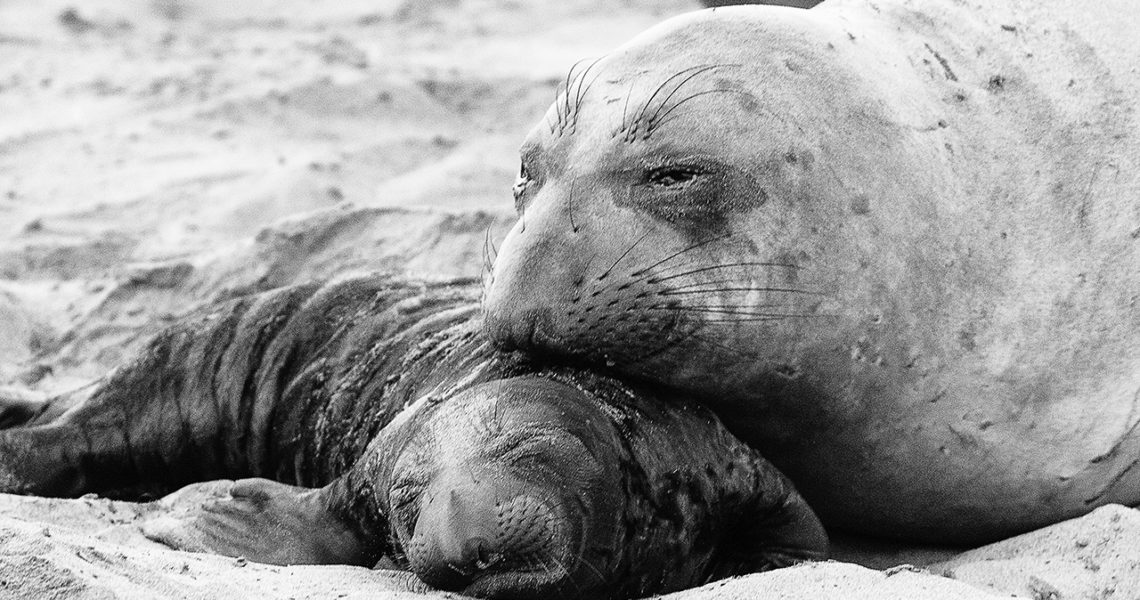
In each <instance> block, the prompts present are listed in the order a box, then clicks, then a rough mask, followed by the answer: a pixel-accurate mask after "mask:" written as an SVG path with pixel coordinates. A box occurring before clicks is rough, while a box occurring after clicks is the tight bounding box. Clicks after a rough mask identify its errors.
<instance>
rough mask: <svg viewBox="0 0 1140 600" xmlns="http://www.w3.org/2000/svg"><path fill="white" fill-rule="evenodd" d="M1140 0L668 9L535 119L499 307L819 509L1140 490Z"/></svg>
mask: <svg viewBox="0 0 1140 600" xmlns="http://www.w3.org/2000/svg"><path fill="white" fill-rule="evenodd" d="M1138 14H1140V13H1137V12H1136V11H1135V10H1134V8H1133V7H1132V6H1131V4H1130V3H1128V2H1124V1H1122V0H1120V1H1110V2H1102V3H1098V4H1097V6H1096V9H1095V10H1091V9H1089V8H1088V7H1086V6H1084V5H1082V4H1080V3H1074V2H1062V1H1047V2H1039V1H1037V0H1033V1H1028V0H1026V1H1024V2H1022V1H1019V0H1008V1H1005V2H986V3H975V2H963V1H960V0H932V1H929V2H927V1H923V2H916V1H913V2H909V1H905V0H876V1H874V2H869V1H860V0H851V1H840V2H834V3H832V2H827V3H824V4H822V5H821V6H818V7H816V8H813V9H811V10H798V9H790V8H776V7H732V8H725V9H714V10H707V11H702V12H697V13H693V14H688V15H684V16H680V17H677V18H674V19H671V20H669V21H666V22H665V23H663V24H661V25H659V26H656V27H654V28H652V29H650V30H648V31H646V32H645V33H643V34H641V35H639V36H638V37H636V38H634V39H633V40H632V41H630V42H629V43H627V44H626V45H624V46H622V47H620V48H618V49H617V50H615V51H614V52H613V53H611V54H609V55H607V56H605V57H603V58H601V59H600V60H598V61H597V62H593V63H589V62H585V63H581V64H580V65H579V66H577V67H576V68H575V69H573V70H572V72H571V74H570V76H569V77H568V82H569V85H567V86H566V88H567V91H566V92H565V93H563V94H562V95H561V96H560V97H559V98H558V100H557V102H556V103H555V105H554V106H553V107H552V108H551V109H550V111H549V112H548V113H547V115H546V118H545V120H543V121H542V122H541V123H539V125H538V126H537V127H536V128H535V129H534V130H533V131H532V132H531V133H530V135H529V136H528V137H527V139H526V141H525V143H524V144H523V146H522V168H521V173H520V177H519V180H518V182H517V184H516V186H515V194H516V202H517V205H518V208H519V212H520V219H519V221H518V223H517V225H516V226H515V227H514V229H513V230H512V231H511V232H510V233H509V234H508V235H507V238H506V239H505V241H504V242H503V244H502V248H501V251H500V253H499V255H498V257H497V260H496V263H495V265H494V268H493V270H492V272H491V276H490V277H489V278H488V284H487V296H486V303H485V310H486V324H487V329H488V331H489V333H490V335H491V336H492V337H493V338H494V339H495V340H497V341H498V342H499V343H500V344H502V345H505V346H508V347H514V348H522V349H526V350H529V351H534V352H540V353H547V354H554V355H561V356H571V357H576V358H579V359H586V360H590V361H592V362H594V363H596V364H607V365H610V366H612V367H613V368H614V369H616V370H617V371H619V372H621V373H624V374H628V375H635V376H638V377H641V378H644V379H648V380H652V381H655V382H662V383H665V384H668V385H670V386H673V387H675V388H679V389H682V390H686V391H689V392H692V393H694V394H696V395H698V396H700V397H702V398H704V399H705V401H706V402H707V403H708V404H709V405H710V406H712V407H713V408H714V409H715V411H716V412H717V413H718V414H719V415H720V416H721V417H722V418H723V419H724V420H725V422H726V423H728V424H730V426H731V427H732V429H733V431H734V433H736V434H737V435H738V436H740V437H741V438H742V439H744V440H745V441H746V442H749V443H750V444H753V445H754V446H756V447H758V448H759V449H760V450H761V451H762V452H764V454H765V456H766V457H767V458H768V459H769V460H771V461H772V462H773V463H774V464H776V465H777V466H778V467H780V468H781V469H782V470H783V471H784V473H786V474H787V475H788V476H789V477H790V478H791V479H792V480H793V481H795V482H796V485H797V486H798V487H799V489H800V491H801V492H803V494H804V496H805V498H807V500H808V502H809V503H811V504H812V506H813V507H814V508H815V509H816V511H817V512H818V513H819V514H820V516H821V518H823V521H824V523H826V524H830V525H834V526H838V527H842V528H846V529H850V530H855V531H858V532H864V533H871V534H879V535H890V536H897V537H902V538H909V539H912V540H930V541H942V542H946V541H949V542H963V543H977V542H982V541H987V540H992V539H995V538H1001V537H1004V536H1008V535H1011V534H1014V533H1016V532H1020V531H1023V530H1027V529H1030V528H1035V527H1039V526H1043V525H1045V524H1048V523H1051V522H1054V521H1058V520H1061V519H1065V518H1068V517H1073V516H1076V515H1080V514H1082V513H1085V512H1087V511H1089V510H1091V509H1092V508H1094V507H1096V506H1099V505H1102V504H1105V503H1110V502H1118V503H1124V504H1133V505H1134V504H1136V503H1137V502H1140V202H1138V200H1137V199H1138V198H1140V133H1138V131H1140V129H1138V124H1137V110H1138V108H1140V106H1138V101H1137V99H1138V98H1140V75H1138V72H1137V70H1136V65H1137V64H1140V52H1138V51H1137V49H1136V48H1137V44H1136V43H1135V38H1134V36H1135V32H1136V31H1137V30H1140V21H1138V19H1140V18H1138V16H1137V15H1138Z"/></svg>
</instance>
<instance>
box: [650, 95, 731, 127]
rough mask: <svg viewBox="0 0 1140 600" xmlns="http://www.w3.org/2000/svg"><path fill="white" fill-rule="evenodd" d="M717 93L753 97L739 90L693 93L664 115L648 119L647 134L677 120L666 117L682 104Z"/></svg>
mask: <svg viewBox="0 0 1140 600" xmlns="http://www.w3.org/2000/svg"><path fill="white" fill-rule="evenodd" d="M719 93H725V94H740V95H742V96H748V97H753V96H752V94H749V93H748V92H745V91H741V90H721V89H716V90H705V91H703V92H697V93H695V94H691V95H689V96H687V97H685V98H684V99H682V100H680V101H679V102H677V103H676V104H674V105H673V106H671V107H670V108H669V109H668V110H666V111H665V113H664V114H662V115H661V116H660V117H657V116H656V115H655V116H653V117H650V119H649V133H650V134H652V133H653V132H654V131H656V130H657V129H659V128H660V127H661V126H662V125H664V124H666V123H668V122H669V121H672V120H673V119H676V118H677V117H676V116H674V117H673V119H668V118H667V117H668V116H669V115H670V114H672V113H673V111H675V110H677V109H678V108H680V107H681V105H682V104H684V103H686V102H688V101H690V100H692V99H694V98H699V97H701V96H705V95H708V94H719Z"/></svg>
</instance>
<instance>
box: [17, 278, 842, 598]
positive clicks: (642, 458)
mask: <svg viewBox="0 0 1140 600" xmlns="http://www.w3.org/2000/svg"><path fill="white" fill-rule="evenodd" d="M478 292H479V290H478V286H477V285H472V284H470V283H469V284H467V285H465V286H464V285H458V284H457V285H420V284H415V283H409V282H405V281H400V280H395V279H390V278H365V279H356V280H350V281H346V282H343V283H339V284H335V285H329V286H325V287H320V286H316V285H308V286H300V287H295V288H289V289H283V290H278V291H275V292H270V293H266V294H262V295H259V296H251V297H247V298H242V299H239V300H235V301H232V302H229V303H226V304H223V305H221V306H218V307H214V308H213V309H212V310H210V311H208V312H207V313H206V314H203V315H200V316H198V317H196V318H193V319H190V320H189V321H187V322H184V323H182V324H180V325H178V326H176V327H174V328H172V329H171V330H169V331H167V332H166V333H164V334H162V335H161V336H159V337H158V338H157V339H156V340H155V341H154V342H153V343H151V344H150V345H149V347H148V348H147V349H146V350H145V351H144V352H143V354H142V355H141V356H140V357H139V359H138V360H137V361H136V362H134V363H132V364H130V365H127V366H125V367H124V368H121V369H119V370H118V371H116V372H115V373H114V374H113V375H111V376H110V377H109V378H107V379H106V380H104V381H102V382H101V383H99V384H98V385H97V386H95V389H94V390H93V392H91V393H90V394H89V395H88V396H87V397H85V398H83V399H79V401H78V402H67V401H66V400H61V401H59V402H57V403H47V404H44V405H43V406H41V407H40V408H39V409H38V410H31V405H32V404H33V403H34V402H33V401H31V400H29V399H27V398H23V399H20V398H17V399H15V400H14V401H13V402H12V403H10V407H11V408H12V409H13V410H11V411H0V412H4V413H7V414H6V415H5V416H6V417H7V418H8V419H9V423H11V422H12V421H15V420H20V419H22V420H23V422H22V423H21V424H20V425H19V426H18V427H15V428H9V429H6V430H3V431H0V491H7V492H21V493H35V494H46V495H77V494H82V493H85V492H103V493H109V492H117V493H120V494H121V493H123V492H124V490H129V491H132V492H134V493H138V492H139V491H141V490H147V491H151V492H156V493H162V492H165V491H168V490H170V489H173V488H174V487H176V486H179V485H183V484H186V483H189V482H194V481H203V480H209V479H217V478H237V477H247V478H252V479H243V480H240V481H237V482H236V483H233V482H229V483H224V482H223V483H221V484H219V483H211V484H208V486H207V487H211V488H213V490H214V491H215V492H216V491H217V489H218V488H219V487H221V492H222V493H221V497H220V498H219V499H216V500H213V501H209V502H207V503H206V504H205V505H204V506H203V505H195V504H194V502H195V500H194V499H195V498H199V499H200V498H201V497H202V495H203V494H204V493H206V492H208V491H209V490H202V489H191V490H187V491H182V492H178V493H177V494H176V495H175V496H174V498H172V499H169V500H167V502H168V503H172V504H173V505H174V507H175V509H176V510H175V512H174V513H172V515H171V516H169V517H166V518H162V519H157V520H155V521H153V522H151V523H150V524H149V525H147V526H146V527H145V528H144V532H145V533H147V534H148V535H150V536H152V537H154V538H156V539H158V540H160V541H165V542H167V543H168V544H171V545H173V546H175V547H178V548H184V549H191V550H206V551H213V552H219V553H222V554H228V555H231V556H245V557H247V558H250V559H252V560H259V561H263V562H271V563H277V564H294V563H349V564H363V565H370V564H374V563H376V561H377V560H378V559H380V558H382V557H385V558H386V559H387V561H386V562H387V563H388V564H392V563H394V564H395V565H396V566H399V567H404V568H409V569H411V570H412V571H414V572H415V573H416V574H417V575H418V576H419V577H420V578H421V579H423V580H424V581H425V582H427V583H429V584H431V585H433V586H436V587H440V588H444V589H448V590H455V591H461V592H463V593H466V594H472V595H477V596H485V597H493V598H552V597H606V598H625V597H632V596H639V597H640V596H644V595H648V594H652V593H660V592H666V591H671V590H676V589H680V588H684V587H688V586H692V585H697V584H700V583H703V582H705V581H707V580H709V579H712V578H717V577H722V576H727V575H731V574H736V573H741V572H747V571H753V570H764V569H767V568H771V567H775V566H782V565H786V564H789V563H791V562H794V561H796V560H802V559H806V558H820V557H823V556H824V555H825V553H826V547H827V538H826V535H825V534H824V532H823V529H822V526H821V525H820V523H819V521H818V520H817V519H816V517H815V516H814V514H813V513H812V512H811V509H810V508H808V507H807V505H806V504H805V503H804V502H803V500H802V499H801V498H800V497H799V495H798V494H797V493H796V492H795V490H794V489H793V488H792V486H791V484H790V483H789V482H788V481H787V480H786V479H784V478H783V476H782V475H780V473H779V472H778V471H776V470H775V469H774V468H773V467H772V466H771V465H769V464H768V463H766V462H765V461H764V460H763V459H762V458H760V456H759V455H758V454H756V453H755V452H754V451H753V450H751V449H750V448H748V447H747V446H745V445H744V444H743V443H741V442H740V441H738V440H736V439H735V438H733V437H732V436H731V435H730V434H728V433H727V431H726V430H725V429H724V428H723V427H722V426H721V425H720V423H719V421H717V420H716V418H715V417H713V416H712V414H711V413H710V412H708V410H707V409H705V408H703V407H701V406H699V405H693V404H690V403H687V402H685V401H684V400H683V399H682V398H679V397H672V398H667V400H671V401H672V402H666V401H664V400H659V399H657V398H656V397H655V396H654V395H653V393H652V392H650V391H649V390H647V389H643V388H635V387H630V386H626V385H623V384H621V383H620V382H617V381H615V380H611V379H608V378H605V377H600V376H597V375H592V374H590V373H589V372H586V371H581V370H575V369H566V368H553V367H551V368H548V367H543V366H542V365H539V364H536V363H533V362H531V361H530V360H528V359H526V358H525V357H522V356H520V355H517V354H504V353H497V352H494V351H493V350H492V349H491V348H490V347H489V346H488V344H487V343H486V342H485V341H483V338H482V336H481V335H479V330H480V328H481V324H480V323H479V321H478V319H477V318H474V317H477V315H478V310H479V309H478V303H477V302H476V298H477V296H478ZM73 400H74V399H73ZM69 405H70V406H69ZM262 477H264V478H271V479H272V480H270V479H261V478H262ZM207 495H208V494H207ZM187 499H189V501H187Z"/></svg>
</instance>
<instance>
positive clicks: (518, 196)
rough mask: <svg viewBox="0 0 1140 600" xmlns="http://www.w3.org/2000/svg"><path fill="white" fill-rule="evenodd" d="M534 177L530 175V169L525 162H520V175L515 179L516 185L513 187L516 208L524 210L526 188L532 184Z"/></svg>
mask: <svg viewBox="0 0 1140 600" xmlns="http://www.w3.org/2000/svg"><path fill="white" fill-rule="evenodd" d="M531 181H533V178H532V177H531V176H530V171H529V170H528V169H527V168H526V163H525V162H520V163H519V176H518V178H517V179H515V185H514V186H513V187H511V192H513V193H514V195H515V210H520V211H521V210H522V206H523V201H522V199H523V194H524V193H526V188H527V186H528V185H530V182H531Z"/></svg>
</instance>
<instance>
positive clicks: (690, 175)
mask: <svg viewBox="0 0 1140 600" xmlns="http://www.w3.org/2000/svg"><path fill="white" fill-rule="evenodd" d="M704 173H705V172H704V171H703V170H701V169H698V168H696V167H661V168H659V169H654V170H652V171H649V172H648V173H646V176H645V179H646V181H648V183H649V184H650V185H656V186H661V187H678V186H684V185H688V184H690V183H692V182H693V181H696V179H697V178H698V177H700V176H701V175H704Z"/></svg>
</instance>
